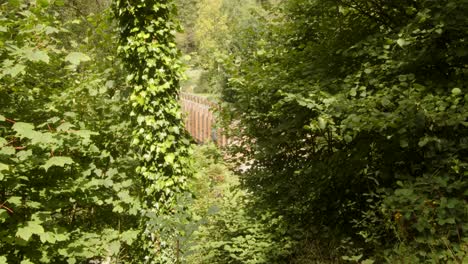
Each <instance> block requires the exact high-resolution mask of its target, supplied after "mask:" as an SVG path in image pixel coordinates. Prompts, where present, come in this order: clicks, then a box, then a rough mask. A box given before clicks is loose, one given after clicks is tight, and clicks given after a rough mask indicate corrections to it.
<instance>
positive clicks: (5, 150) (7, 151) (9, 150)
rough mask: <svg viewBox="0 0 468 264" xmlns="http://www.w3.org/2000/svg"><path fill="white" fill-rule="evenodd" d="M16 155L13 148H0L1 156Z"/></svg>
mask: <svg viewBox="0 0 468 264" xmlns="http://www.w3.org/2000/svg"><path fill="white" fill-rule="evenodd" d="M15 153H16V150H15V148H14V147H9V146H7V147H2V148H0V154H3V155H15Z"/></svg>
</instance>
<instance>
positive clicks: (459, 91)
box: [452, 88, 462, 95]
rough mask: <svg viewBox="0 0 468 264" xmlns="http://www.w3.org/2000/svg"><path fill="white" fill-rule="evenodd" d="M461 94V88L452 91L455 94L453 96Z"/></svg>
mask: <svg viewBox="0 0 468 264" xmlns="http://www.w3.org/2000/svg"><path fill="white" fill-rule="evenodd" d="M461 92H462V91H461V89H460V88H453V89H452V94H453V95H459V94H461Z"/></svg>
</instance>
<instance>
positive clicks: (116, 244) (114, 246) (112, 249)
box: [109, 240, 120, 255]
mask: <svg viewBox="0 0 468 264" xmlns="http://www.w3.org/2000/svg"><path fill="white" fill-rule="evenodd" d="M119 251H120V241H117V240H116V241H112V242H110V243H109V254H111V255H117V254H118V253H119Z"/></svg>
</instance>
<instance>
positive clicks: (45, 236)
mask: <svg viewBox="0 0 468 264" xmlns="http://www.w3.org/2000/svg"><path fill="white" fill-rule="evenodd" d="M39 238H40V239H41V242H42V243H46V242H48V243H51V244H54V243H55V242H57V239H55V234H54V233H52V232H44V233H42V234H39Z"/></svg>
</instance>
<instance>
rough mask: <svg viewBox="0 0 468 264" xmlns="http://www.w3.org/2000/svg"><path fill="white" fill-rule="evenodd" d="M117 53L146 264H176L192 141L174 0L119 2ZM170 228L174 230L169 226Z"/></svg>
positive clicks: (117, 4) (117, 1)
mask: <svg viewBox="0 0 468 264" xmlns="http://www.w3.org/2000/svg"><path fill="white" fill-rule="evenodd" d="M114 4H115V13H116V17H117V19H118V23H119V26H120V38H121V43H120V46H119V53H120V54H121V56H122V57H123V60H124V62H125V64H126V66H127V70H128V72H129V75H128V77H127V80H128V82H129V84H130V85H132V86H133V94H132V96H131V98H130V100H131V104H132V109H133V110H132V112H131V115H132V116H133V117H134V123H135V129H134V132H133V145H134V146H136V149H137V155H138V157H139V160H140V162H141V165H140V166H139V167H138V169H137V173H139V174H141V176H142V177H143V179H144V188H145V190H144V194H145V196H144V197H143V198H142V199H143V203H144V205H145V209H144V210H145V213H144V214H145V218H144V219H142V221H143V222H142V223H143V224H144V225H145V227H146V231H145V238H146V239H148V241H149V243H147V244H146V247H147V248H146V249H147V255H146V256H148V257H149V258H148V259H147V262H150V263H154V262H163V263H172V262H175V261H177V260H176V258H177V255H178V252H177V251H178V248H177V246H176V245H177V244H178V243H177V241H176V238H175V237H176V236H177V235H176V233H177V232H176V228H175V227H173V226H174V225H173V224H171V223H174V221H172V220H171V217H175V215H176V213H178V212H177V210H176V209H175V208H176V205H177V198H178V197H179V194H182V193H183V192H185V190H186V189H187V183H186V182H187V177H188V176H189V175H190V169H189V166H190V164H189V156H190V142H189V140H188V137H187V136H186V133H185V130H184V129H183V120H182V118H181V111H180V106H179V103H178V100H177V97H178V90H179V79H180V74H181V62H180V60H179V51H178V50H177V48H176V45H175V37H174V33H175V32H176V30H178V28H179V25H178V23H177V22H176V21H175V20H174V18H175V12H176V8H175V5H174V4H173V2H172V1H171V0H159V1H156V0H149V1H130V0H116V1H115V3H114ZM171 226H172V227H171Z"/></svg>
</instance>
